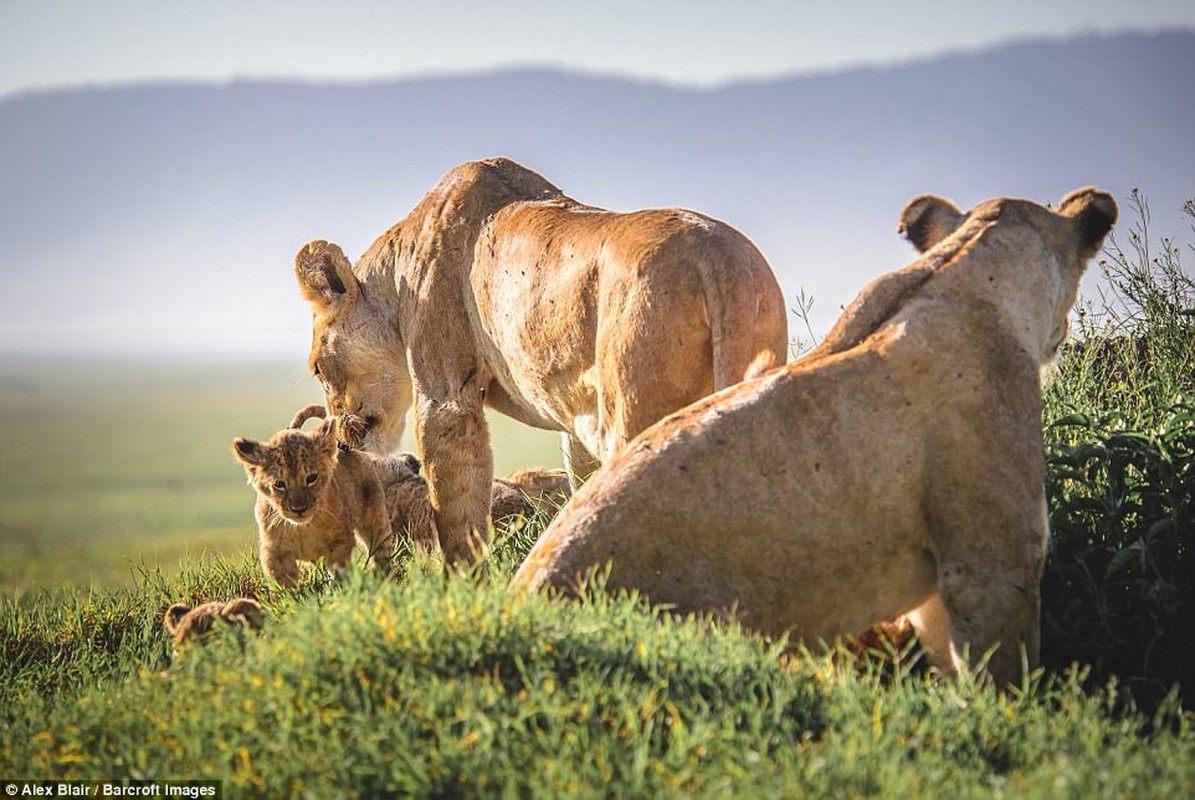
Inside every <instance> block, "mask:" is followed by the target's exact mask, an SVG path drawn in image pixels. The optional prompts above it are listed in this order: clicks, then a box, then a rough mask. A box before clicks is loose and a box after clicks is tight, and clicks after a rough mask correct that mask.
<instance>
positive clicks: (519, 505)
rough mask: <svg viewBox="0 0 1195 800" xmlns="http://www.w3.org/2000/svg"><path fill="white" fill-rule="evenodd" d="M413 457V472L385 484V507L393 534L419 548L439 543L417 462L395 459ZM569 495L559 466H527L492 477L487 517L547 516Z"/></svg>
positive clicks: (496, 521) (495, 520) (497, 519)
mask: <svg viewBox="0 0 1195 800" xmlns="http://www.w3.org/2000/svg"><path fill="white" fill-rule="evenodd" d="M404 457H405V458H406V459H409V460H413V461H414V464H415V470H414V473H413V474H410V475H401V476H396V477H395V479H394V481H393V483H391V484H388V485H387V486H386V508H387V510H388V511H389V513H390V524H391V525H392V526H393V527H394V531H395V533H396V534H397V533H401V532H406V533H407V534H408V535H409V536H410V537H411V540H412V541H413V542H414V543H415V544H416V545H417V546H420V547H423V548H426V549H435V548H436V547H438V546H439V536H438V533H437V529H436V521H435V512H434V511H433V509H432V503H431V498H430V497H429V496H428V486H427V481H426V480H425V479H424V478H423V476H422V475H420V474H418V472H419V461H418V459H416V458H415V456H414V455H411V454H410V453H404V454H402V455H400V456H399V458H404ZM571 496H572V487H571V486H570V485H569V481H568V474H567V473H566V472H565V471H564V470H562V469H541V468H538V467H529V468H527V469H521V470H519V471H518V472H515V473H514V474H513V475H511V476H510V477H509V478H495V479H494V482H493V483H492V484H491V485H490V519H491V521H492V522H493V523H494V524H495V525H497V524H499V523H503V522H506V523H509V522H511V521H512V520H514V519H515V518H516V517H520V516H521V517H530V516H532V515H533V514H535V513H542V514H545V515H547V516H551V515H553V514H555V513H556V510H557V508H559V507H560V505H561V504H562V503H564V502H565V501H566V500H568V499H569V497H571Z"/></svg>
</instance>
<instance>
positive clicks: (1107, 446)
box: [1042, 192, 1195, 707]
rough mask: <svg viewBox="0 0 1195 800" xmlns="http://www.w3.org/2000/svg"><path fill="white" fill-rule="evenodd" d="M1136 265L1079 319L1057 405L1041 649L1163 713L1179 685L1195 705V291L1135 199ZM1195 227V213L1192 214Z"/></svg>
mask: <svg viewBox="0 0 1195 800" xmlns="http://www.w3.org/2000/svg"><path fill="white" fill-rule="evenodd" d="M1130 207H1131V208H1132V209H1133V211H1135V213H1136V218H1137V220H1136V223H1135V225H1134V227H1133V229H1132V230H1131V232H1130V236H1129V238H1130V241H1131V248H1130V250H1131V255H1126V254H1125V252H1124V251H1123V250H1122V249H1121V248H1120V247H1118V246H1117V244H1116V241H1115V240H1113V241H1112V242H1111V243H1110V245H1109V248H1108V250H1107V251H1106V258H1105V260H1103V261H1102V262H1101V264H1100V266H1101V268H1102V270H1103V273H1104V278H1105V284H1106V286H1107V287H1108V289H1107V291H1106V293H1105V294H1104V295H1103V296H1102V297H1101V299H1100V305H1099V306H1098V307H1096V306H1092V305H1088V306H1086V307H1085V309H1084V310H1083V313H1082V314H1081V315H1080V318H1079V326H1078V330H1077V331H1076V336H1075V338H1074V342H1073V344H1071V345H1070V346H1068V348H1067V349H1066V351H1065V352H1064V353H1063V354H1062V355H1061V357H1060V359H1059V363H1058V365H1057V369H1056V374H1055V376H1054V380H1053V381H1051V382H1050V383H1049V384H1048V386H1047V391H1046V395H1045V420H1044V422H1045V439H1046V462H1047V464H1046V466H1047V486H1046V489H1047V497H1048V504H1049V509H1050V527H1051V531H1052V540H1051V551H1050V557H1049V561H1048V562H1047V565H1046V569H1045V574H1044V577H1043V581H1042V604H1043V611H1042V623H1043V624H1042V651H1043V660H1044V662H1045V664H1046V665H1047V666H1049V667H1052V668H1054V669H1061V668H1063V667H1065V666H1067V665H1068V664H1070V663H1072V662H1079V663H1083V664H1090V665H1092V667H1093V671H1092V673H1091V675H1092V679H1093V680H1095V681H1097V682H1102V681H1104V680H1106V679H1108V678H1109V677H1111V676H1113V675H1116V676H1119V678H1120V679H1121V680H1122V681H1123V682H1124V683H1125V684H1126V685H1127V686H1128V687H1129V688H1130V689H1131V690H1132V693H1133V696H1134V697H1135V698H1136V699H1137V700H1138V701H1139V702H1142V703H1143V704H1145V706H1146V707H1152V706H1154V705H1156V704H1157V702H1158V701H1159V700H1160V698H1161V697H1163V696H1164V695H1165V694H1166V692H1168V691H1169V690H1170V688H1171V687H1172V686H1173V685H1174V684H1175V683H1176V682H1181V683H1182V685H1183V686H1185V687H1187V688H1188V691H1187V692H1186V695H1185V700H1186V703H1187V704H1188V706H1189V707H1191V706H1193V705H1195V624H1193V623H1192V620H1195V279H1193V278H1192V277H1191V275H1189V274H1187V272H1185V271H1184V270H1183V268H1182V264H1181V255H1182V252H1181V248H1180V246H1179V245H1178V244H1177V243H1176V242H1175V241H1174V240H1172V239H1163V240H1162V242H1161V244H1160V246H1158V247H1154V246H1152V245H1151V241H1150V237H1149V228H1148V226H1149V208H1148V205H1147V204H1146V202H1145V201H1144V199H1142V198H1141V197H1140V195H1139V194H1137V193H1136V192H1134V194H1133V197H1132V199H1131V201H1130ZM1184 208H1185V211H1186V213H1187V215H1188V216H1190V217H1191V219H1193V220H1195V204H1192V203H1191V202H1188V203H1187V205H1186V206H1185V207H1184Z"/></svg>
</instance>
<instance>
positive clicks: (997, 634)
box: [939, 564, 1041, 684]
mask: <svg viewBox="0 0 1195 800" xmlns="http://www.w3.org/2000/svg"><path fill="white" fill-rule="evenodd" d="M939 574H940V578H939V585H940V588H941V596H942V602H943V604H944V607H945V609H946V611H947V612H948V614H949V616H950V651H951V655H952V658H953V660H954V662H955V664H956V665H957V666H958V667H962V666H964V664H966V663H967V661H969V662H970V663H971V664H976V663H978V662H979V661H980V660H981V659H982V658H983V657H984V655H985V654H986V653H987V652H988V650H989V649H991V648H992V647H993V645H999V647H998V648H997V649H996V650H995V652H994V653H992V655H991V658H990V660H989V661H988V664H987V669H988V672H989V673H990V674H991V676H992V678H993V679H995V681H996V682H997V683H998V684H1007V683H1013V682H1015V681H1016V680H1017V679H1018V678H1019V676H1020V675H1021V647H1022V646H1023V647H1024V648H1025V656H1026V660H1027V662H1028V667H1029V669H1033V668H1035V667H1036V666H1037V663H1038V659H1039V650H1040V641H1039V637H1040V632H1039V624H1040V623H1039V619H1040V612H1041V599H1040V591H1039V588H1038V577H1039V576H1038V573H1037V571H1035V570H1033V569H1027V568H1019V569H1018V568H1006V569H993V568H990V567H988V568H983V569H977V568H973V567H968V566H966V565H958V564H943V565H942V569H941V571H940V573H939ZM964 653H965V654H966V659H964Z"/></svg>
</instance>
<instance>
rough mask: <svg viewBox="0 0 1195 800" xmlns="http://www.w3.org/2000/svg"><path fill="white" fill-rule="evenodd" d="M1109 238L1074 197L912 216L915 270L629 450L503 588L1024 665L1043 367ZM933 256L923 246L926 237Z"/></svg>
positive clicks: (1041, 526)
mask: <svg viewBox="0 0 1195 800" xmlns="http://www.w3.org/2000/svg"><path fill="white" fill-rule="evenodd" d="M1115 220H1116V203H1115V202H1114V201H1113V199H1112V198H1111V197H1110V196H1109V195H1107V194H1104V193H1103V192H1097V191H1095V190H1094V189H1082V190H1079V191H1077V192H1073V193H1071V194H1070V195H1069V196H1067V197H1066V198H1065V199H1064V200H1063V201H1062V203H1061V204H1060V205H1059V207H1058V211H1057V212H1054V211H1050V210H1048V209H1045V208H1043V207H1041V206H1039V205H1037V204H1035V203H1030V202H1028V201H1025V200H1008V199H1001V200H991V201H988V202H986V203H982V204H980V205H979V206H976V207H975V208H974V209H972V210H971V212H970V213H968V214H966V215H964V214H963V213H962V212H961V211H959V210H958V209H957V208H955V207H954V206H953V205H950V204H949V203H947V202H946V201H944V200H941V199H939V198H933V197H923V198H919V199H918V200H916V201H914V202H913V203H912V204H910V205H909V207H908V208H907V209H906V211H905V214H904V216H903V218H902V227H903V228H904V229H905V230H906V231H907V232H908V234H909V238H910V239H911V240H912V241H913V243H914V244H915V245H917V247H918V248H919V249H922V250H925V251H926V253H925V255H924V256H923V257H922V258H921V259H920V260H918V261H917V262H915V263H914V264H913V265H911V266H909V267H908V268H906V269H903V270H900V271H899V272H894V273H891V274H889V275H885V276H883V277H881V278H879V279H878V280H876V281H875V282H874V283H872V284H871V285H870V286H868V287H867V288H866V289H865V290H864V291H863V293H862V294H861V295H860V296H859V298H858V299H857V300H856V301H855V302H854V304H853V305H852V306H851V307H850V308H848V309H847V311H846V313H845V314H844V315H843V316H842V318H841V319H840V320H839V323H838V325H837V326H836V327H835V329H834V330H833V331H832V332H831V334H830V337H829V338H828V340H827V342H826V344H825V345H823V347H821V348H819V349H818V350H817V351H815V352H814V353H812V354H810V355H809V356H808V357H806V358H805V359H802V360H801V361H797V362H794V363H791V364H789V365H788V366H786V367H784V368H781V369H778V370H774V371H772V372H770V373H769V374H767V375H765V376H762V377H759V378H756V379H755V380H751V381H747V382H745V383H741V384H739V385H738V386H734V387H732V388H730V389H727V390H725V391H723V392H720V393H718V394H716V395H714V396H712V397H709V398H706V399H704V400H701V401H699V402H697V403H694V404H693V405H691V406H689V407H688V408H686V409H684V410H682V411H680V412H678V413H676V414H675V415H673V416H671V417H668V418H667V419H665V420H663V421H662V422H660V423H659V424H657V425H655V426H653V427H651V428H649V429H648V430H646V431H644V432H643V433H642V434H641V435H640V436H639V437H638V438H637V439H636V440H635V441H633V442H631V443H630V444H629V445H628V447H627V448H626V449H625V450H624V451H623V453H622V454H621V455H620V456H619V457H618V458H616V459H615V460H614V461H613V462H611V463H610V464H609V465H608V466H607V467H606V468H605V469H604V470H603V471H602V473H601V474H600V475H598V476H597V477H595V479H594V480H592V481H590V482H589V483H588V484H587V485H586V486H584V487H583V488H582V489H581V491H580V492H579V493H578V494H577V495H576V496H575V497H574V498H573V500H572V502H571V503H570V504H568V505H567V506H565V507H564V509H563V510H562V511H561V513H560V515H559V516H558V517H557V518H556V520H555V521H554V522H553V523H552V525H551V526H550V527H549V528H548V530H547V531H546V532H545V533H544V535H543V536H542V537H541V538H540V540H539V542H538V543H537V544H536V545H535V547H534V549H532V551H531V553H530V554H529V555H528V556H527V560H526V561H525V562H524V563H523V565H522V567H520V569H519V572H518V574H517V575H516V576H515V578H514V582H515V584H516V585H521V586H527V587H532V588H538V587H543V586H548V585H551V586H557V587H561V588H563V589H565V590H575V589H576V586H577V581H578V580H579V578H581V577H582V576H583V575H584V574H585V573H586V572H588V571H590V570H592V569H593V568H595V567H600V566H602V565H605V564H610V569H611V571H610V574H609V577H608V584H607V585H608V586H610V587H612V588H615V587H626V588H632V589H637V590H639V591H640V592H641V593H643V594H644V595H646V596H647V597H648V598H650V599H651V601H652V602H653V603H662V604H667V605H669V606H670V607H673V608H675V609H677V610H679V611H696V610H711V611H718V610H724V611H728V612H731V613H733V614H735V615H736V616H737V617H739V618H740V619H741V620H742V621H743V622H744V623H745V624H746V625H748V626H749V627H751V628H754V629H756V630H759V631H763V632H766V633H770V634H781V633H785V632H790V633H792V634H793V635H794V636H795V637H797V638H803V639H805V640H808V641H816V640H818V639H827V640H830V639H832V638H834V637H835V636H837V635H844V636H846V635H851V634H855V633H858V632H859V631H862V630H864V629H865V628H867V627H868V626H870V625H872V624H874V623H876V622H879V621H881V620H885V619H891V618H893V617H896V616H897V615H899V614H903V613H906V612H910V611H914V610H916V613H914V614H913V615H912V621H913V624H914V627H916V628H917V632H918V634H919V635H920V636H921V640H922V642H923V643H924V644H925V645H926V646H927V649H928V650H930V651H931V657H932V660H933V661H934V662H935V663H937V664H938V665H939V666H940V667H941V668H942V669H943V670H944V671H947V672H949V671H951V670H953V669H954V668H956V667H958V666H959V665H960V664H961V657H962V654H963V652H964V651H965V649H966V646H967V645H969V646H970V654H971V658H972V659H973V660H974V659H976V658H977V657H979V656H981V655H983V654H984V652H985V651H986V650H988V648H990V647H991V646H992V645H995V644H1000V645H1001V647H1000V648H999V649H998V650H997V651H996V653H995V654H994V655H993V657H992V660H991V662H990V670H991V672H992V674H993V675H994V676H995V677H997V678H998V679H1000V680H1009V679H1011V678H1012V677H1013V676H1015V675H1016V674H1017V673H1018V672H1019V670H1020V665H1021V662H1020V652H1019V645H1023V646H1024V647H1025V650H1026V654H1027V658H1028V663H1029V666H1030V667H1033V666H1034V665H1035V664H1036V663H1037V658H1038V613H1039V596H1040V595H1039V586H1038V584H1039V579H1040V576H1041V568H1042V563H1043V560H1044V558H1045V554H1046V513H1045V512H1046V509H1045V489H1044V485H1043V484H1044V466H1045V459H1044V454H1043V448H1042V433H1041V387H1040V383H1039V381H1040V377H1039V373H1040V368H1041V366H1042V365H1043V364H1044V363H1046V362H1047V361H1048V360H1049V359H1050V358H1052V357H1053V355H1054V353H1055V351H1056V350H1057V349H1058V346H1059V344H1060V343H1061V342H1062V340H1063V338H1064V337H1065V335H1066V329H1067V314H1068V313H1069V311H1070V309H1071V306H1072V305H1073V304H1074V302H1075V296H1076V293H1077V291H1078V287H1079V278H1080V277H1081V276H1082V274H1083V270H1084V268H1085V266H1086V264H1087V261H1088V259H1090V258H1091V257H1092V256H1093V255H1094V254H1095V253H1096V252H1097V251H1098V250H1099V248H1100V245H1101V243H1102V241H1103V238H1104V235H1105V234H1106V233H1107V232H1108V229H1109V228H1110V227H1111V225H1112V223H1113V222H1114V221H1115ZM939 240H941V241H939Z"/></svg>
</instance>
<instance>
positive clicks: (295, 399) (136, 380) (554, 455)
mask: <svg viewBox="0 0 1195 800" xmlns="http://www.w3.org/2000/svg"><path fill="white" fill-rule="evenodd" d="M315 402H321V394H320V391H319V388H318V386H317V385H316V384H315V382H314V381H313V380H312V379H311V378H310V377H309V376H308V375H307V372H306V368H305V366H304V365H303V364H301V363H297V364H291V363H283V362H229V361H202V362H199V361H192V362H151V361H142V362H129V361H124V362H121V361H105V362H98V361H92V362H81V361H80V362H66V361H62V362H54V363H50V364H48V365H38V364H33V363H29V362H24V363H22V362H8V363H0V430H3V431H4V434H3V440H4V444H3V446H0V588H2V589H4V590H5V591H9V592H11V591H13V590H16V591H24V590H28V589H30V588H32V587H37V586H40V587H48V586H55V585H62V584H110V583H112V582H114V581H127V580H128V579H129V578H130V577H131V576H132V574H133V568H134V567H136V566H138V565H140V564H142V563H144V564H146V565H147V566H150V567H156V566H160V567H162V568H163V569H166V570H167V571H172V570H174V569H177V567H178V565H179V564H180V562H184V561H191V560H193V559H194V558H196V557H198V556H200V555H202V554H204V553H214V554H226V553H230V552H234V551H238V550H244V549H247V548H251V547H252V546H253V545H254V542H255V536H256V531H255V527H254V522H253V492H252V490H251V489H250V488H249V487H248V486H247V485H246V483H245V475H244V472H243V470H242V469H241V467H240V466H239V465H238V464H237V463H236V461H234V460H233V458H232V456H231V455H230V452H229V445H230V443H231V441H232V439H233V438H234V437H236V436H249V437H253V438H265V437H268V436H270V435H271V434H272V433H273V432H274V431H276V430H278V429H279V428H282V427H283V426H285V425H286V424H287V422H288V421H289V420H290V417H291V415H292V414H293V413H294V411H295V410H297V409H298V408H300V407H302V406H304V405H307V404H309V403H315ZM409 427H410V426H408V431H409ZM490 428H491V435H492V437H493V442H494V459H495V470H496V472H497V474H499V475H505V474H509V472H511V471H513V470H515V469H518V468H519V467H523V466H533V465H534V466H560V461H561V459H560V439H559V436H558V435H557V434H553V433H550V432H547V431H539V430H535V429H532V428H528V427H527V426H525V425H521V424H520V423H517V422H514V421H513V420H510V419H507V418H505V417H501V416H498V415H496V414H495V415H491V417H490ZM407 438H408V441H406V442H405V443H404V447H405V449H409V450H414V446H413V443H412V442H411V441H409V439H410V435H409V433H408V437H407Z"/></svg>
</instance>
